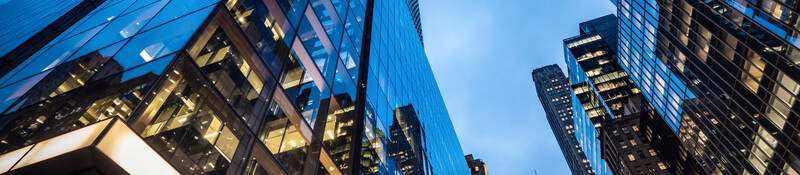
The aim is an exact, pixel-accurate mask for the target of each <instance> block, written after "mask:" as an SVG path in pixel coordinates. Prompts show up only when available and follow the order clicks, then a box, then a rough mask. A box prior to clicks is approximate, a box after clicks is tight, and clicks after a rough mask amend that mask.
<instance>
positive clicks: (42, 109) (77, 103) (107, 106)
mask: <svg viewBox="0 0 800 175" xmlns="http://www.w3.org/2000/svg"><path fill="white" fill-rule="evenodd" d="M97 55H99V54H96V53H95V54H90V55H89V56H87V57H86V58H83V59H78V60H75V61H72V62H68V63H65V64H62V65H61V66H59V67H58V68H56V69H55V70H54V72H57V73H54V74H49V75H48V76H46V77H44V78H43V79H42V81H41V82H40V83H38V84H36V85H35V86H33V88H32V90H31V91H29V92H28V93H26V95H25V96H24V98H25V99H32V100H29V101H25V102H20V103H30V104H29V105H25V106H27V107H23V108H21V109H20V110H19V111H15V112H12V113H9V114H8V115H2V116H0V118H4V119H7V120H9V124H8V125H7V126H11V127H5V128H4V129H3V130H2V131H0V133H2V134H3V135H0V152H5V151H8V150H12V149H14V148H18V147H20V146H24V145H29V144H32V143H36V142H38V141H41V140H43V139H46V138H50V137H53V136H56V135H59V134H62V133H65V132H68V131H71V130H74V129H77V128H81V127H84V126H87V125H90V124H93V123H96V122H98V121H102V120H105V119H109V118H113V117H119V118H121V119H124V120H125V119H128V117H129V116H130V115H131V113H132V112H133V110H134V108H135V106H137V105H138V104H139V103H140V102H141V101H142V100H143V95H144V94H145V91H147V90H149V89H150V85H151V84H152V82H153V81H154V80H155V79H156V78H157V76H153V75H152V74H146V75H141V76H140V77H137V78H136V81H130V82H126V83H119V81H118V76H109V77H107V78H104V79H101V80H99V81H90V80H89V79H90V77H91V76H93V74H96V73H97V72H102V71H98V67H99V66H100V65H102V64H103V63H104V61H106V60H108V59H107V58H103V57H99V56H97ZM105 65H113V62H109V63H106V64H105ZM100 70H102V69H100ZM115 82H116V83H115ZM33 99H39V100H35V101H34V100H33ZM34 102H35V103H34Z"/></svg>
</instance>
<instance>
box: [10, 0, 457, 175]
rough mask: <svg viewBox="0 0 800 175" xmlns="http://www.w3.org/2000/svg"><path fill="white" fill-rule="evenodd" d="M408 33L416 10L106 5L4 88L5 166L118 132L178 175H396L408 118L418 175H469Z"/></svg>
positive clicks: (360, 4) (336, 4)
mask: <svg viewBox="0 0 800 175" xmlns="http://www.w3.org/2000/svg"><path fill="white" fill-rule="evenodd" d="M417 15H418V12H417ZM414 18H418V17H415V16H412V12H411V6H410V3H407V2H384V1H372V0H349V1H348V0H264V1H262V0H223V1H220V0H108V1H105V2H102V4H100V5H99V6H98V8H96V9H93V10H92V11H91V12H89V13H88V14H87V15H86V16H85V17H83V18H81V19H80V20H78V21H77V22H76V23H75V24H74V25H71V26H69V27H68V28H67V29H66V30H64V32H62V33H61V34H59V35H58V36H56V37H55V38H54V39H53V40H52V41H51V42H48V43H47V44H46V45H44V46H43V47H42V48H41V49H39V50H36V51H35V52H34V53H33V54H32V55H31V56H30V57H28V58H26V59H24V61H23V62H21V64H19V66H16V67H14V68H13V69H11V70H10V71H9V73H8V74H6V75H4V76H2V77H0V111H1V113H0V152H2V153H7V154H10V153H17V152H19V150H21V149H26V148H28V147H30V146H31V145H34V144H37V143H40V142H44V141H46V140H48V139H49V138H53V137H54V136H59V135H62V134H64V133H66V132H70V131H78V130H81V128H84V127H88V126H94V125H93V124H95V123H98V122H104V121H108V120H119V121H121V122H123V123H125V124H126V125H127V127H129V128H130V129H131V130H132V131H133V132H134V133H136V135H138V137H136V136H134V137H133V139H141V140H143V141H144V143H146V144H147V145H148V147H149V149H152V150H153V151H155V152H156V153H157V154H158V155H159V156H160V157H161V158H163V159H164V160H166V161H167V162H169V164H171V165H172V168H174V169H175V171H177V172H179V173H181V174H401V173H403V170H405V169H404V167H398V164H397V163H396V162H397V161H396V160H395V159H396V156H391V155H393V154H391V153H390V150H389V149H387V147H388V146H389V143H392V142H393V141H394V140H397V139H403V140H408V138H398V137H393V136H392V133H393V132H392V131H390V130H389V128H390V126H393V125H397V121H398V120H397V118H398V117H399V116H413V117H414V118H416V120H418V121H419V124H416V125H415V126H417V127H420V128H422V130H421V132H419V131H418V132H412V133H405V134H404V135H406V136H407V137H414V138H415V139H413V140H417V141H416V142H415V143H419V144H415V145H419V146H418V147H415V148H416V150H420V151H418V152H417V155H418V156H417V157H419V159H420V160H419V161H418V162H420V166H419V167H420V168H419V169H420V170H421V171H424V172H425V173H426V174H467V173H468V171H469V169H468V168H467V166H466V163H465V162H464V161H463V158H462V156H463V153H462V151H461V147H460V144H459V142H458V138H457V137H456V135H455V131H454V129H453V126H452V124H451V122H450V118H449V116H448V114H447V110H446V107H445V106H444V102H443V100H442V97H441V94H440V92H439V89H438V86H437V85H436V80H435V79H434V76H433V73H432V71H431V68H430V65H429V64H428V60H427V57H426V55H425V52H424V48H423V46H422V42H421V38H420V37H421V36H420V35H419V34H418V32H419V29H418V28H417V27H415V26H416V25H415V20H414ZM407 106H413V108H411V110H409V109H407V108H406V107H407ZM401 113H402V114H403V115H401ZM408 113H412V114H415V115H408ZM405 118H408V117H405ZM406 120H410V119H404V120H403V121H406ZM413 133H416V134H413ZM417 135H419V136H417ZM429 143H430V144H429ZM26 146H27V147H26ZM0 157H2V156H1V155H0ZM117 163H118V164H119V162H117ZM22 166H23V165H17V167H22ZM17 167H15V168H12V169H11V171H12V174H13V171H15V170H16V169H17ZM4 171H5V170H4ZM19 171H21V170H19Z"/></svg>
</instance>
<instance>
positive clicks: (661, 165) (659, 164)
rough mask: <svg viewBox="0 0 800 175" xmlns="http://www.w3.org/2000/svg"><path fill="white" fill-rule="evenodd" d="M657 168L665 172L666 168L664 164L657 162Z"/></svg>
mask: <svg viewBox="0 0 800 175" xmlns="http://www.w3.org/2000/svg"><path fill="white" fill-rule="evenodd" d="M658 168H659V169H662V170H666V169H667V166H666V165H664V163H662V162H658Z"/></svg>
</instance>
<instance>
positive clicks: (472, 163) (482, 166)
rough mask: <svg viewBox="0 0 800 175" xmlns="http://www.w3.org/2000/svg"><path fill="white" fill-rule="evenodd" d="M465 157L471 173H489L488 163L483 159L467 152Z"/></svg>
mask: <svg viewBox="0 0 800 175" xmlns="http://www.w3.org/2000/svg"><path fill="white" fill-rule="evenodd" d="M464 158H465V159H467V165H468V166H469V169H470V170H469V171H470V174H471V175H489V171H488V170H486V163H484V162H483V161H482V160H481V159H475V157H473V156H472V154H467V155H466V156H464Z"/></svg>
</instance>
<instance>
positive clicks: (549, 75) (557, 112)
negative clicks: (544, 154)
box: [531, 65, 594, 175]
mask: <svg viewBox="0 0 800 175" xmlns="http://www.w3.org/2000/svg"><path fill="white" fill-rule="evenodd" d="M531 74H532V76H533V82H534V84H535V85H536V94H537V95H538V96H539V101H540V102H541V103H542V107H543V108H544V111H545V115H546V117H547V122H548V123H550V129H552V130H553V135H554V136H555V137H556V141H558V146H559V147H560V148H561V153H563V154H564V159H566V161H567V165H568V166H569V168H570V170H571V171H572V174H576V175H579V174H594V171H593V170H592V166H591V165H590V164H589V161H588V159H586V155H585V154H584V153H583V150H582V148H581V146H580V144H578V140H577V139H576V138H575V130H574V129H573V128H574V126H573V119H572V102H571V100H572V99H571V98H569V97H570V94H571V92H572V90H571V89H570V86H569V85H570V84H569V80H568V79H567V77H566V76H564V73H563V72H561V69H560V68H558V66H557V65H548V66H544V67H541V68H537V69H534V70H533V72H532V73H531Z"/></svg>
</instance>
